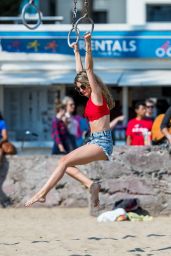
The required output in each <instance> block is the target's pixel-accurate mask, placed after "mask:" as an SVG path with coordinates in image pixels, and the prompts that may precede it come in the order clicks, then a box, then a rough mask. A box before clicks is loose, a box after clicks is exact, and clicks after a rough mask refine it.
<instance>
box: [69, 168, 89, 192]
mask: <svg viewBox="0 0 171 256" xmlns="http://www.w3.org/2000/svg"><path fill="white" fill-rule="evenodd" d="M65 172H66V173H67V174H68V175H69V176H71V177H72V178H74V179H75V180H78V181H79V182H81V183H82V184H83V185H84V186H85V187H87V188H90V187H91V185H92V184H93V181H92V180H91V179H89V178H88V177H87V176H86V175H85V174H83V173H82V172H80V170H79V169H78V168H77V167H75V166H73V167H68V168H67V169H66V171H65Z"/></svg>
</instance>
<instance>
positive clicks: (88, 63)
mask: <svg viewBox="0 0 171 256" xmlns="http://www.w3.org/2000/svg"><path fill="white" fill-rule="evenodd" d="M84 39H85V45H86V56H85V68H86V73H87V77H88V80H89V83H90V86H91V89H92V96H93V95H94V97H93V98H94V99H95V102H94V103H97V104H98V103H99V104H101V103H102V92H101V88H100V86H99V84H98V82H97V81H96V78H95V75H94V72H93V57H92V48H91V34H87V35H85V37H84Z"/></svg>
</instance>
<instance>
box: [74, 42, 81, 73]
mask: <svg viewBox="0 0 171 256" xmlns="http://www.w3.org/2000/svg"><path fill="white" fill-rule="evenodd" d="M73 48H74V54H75V65H76V72H77V73H79V72H81V71H83V64H82V61H81V56H80V52H79V48H78V44H73Z"/></svg>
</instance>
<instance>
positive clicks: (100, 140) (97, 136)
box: [87, 130, 113, 160]
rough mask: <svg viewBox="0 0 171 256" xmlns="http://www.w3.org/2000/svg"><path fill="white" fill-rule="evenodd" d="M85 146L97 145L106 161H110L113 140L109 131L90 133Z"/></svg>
mask: <svg viewBox="0 0 171 256" xmlns="http://www.w3.org/2000/svg"><path fill="white" fill-rule="evenodd" d="M87 144H95V145H98V146H99V147H100V148H102V150H103V152H104V153H105V155H106V156H107V158H108V160H111V155H112V151H113V139H112V132H111V130H106V131H102V132H94V133H92V134H91V135H90V137H89V140H88V142H87Z"/></svg>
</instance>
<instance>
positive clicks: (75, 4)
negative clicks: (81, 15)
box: [72, 0, 77, 28]
mask: <svg viewBox="0 0 171 256" xmlns="http://www.w3.org/2000/svg"><path fill="white" fill-rule="evenodd" d="M76 18H77V0H74V1H73V15H72V27H73V28H74V27H75V22H76Z"/></svg>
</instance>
